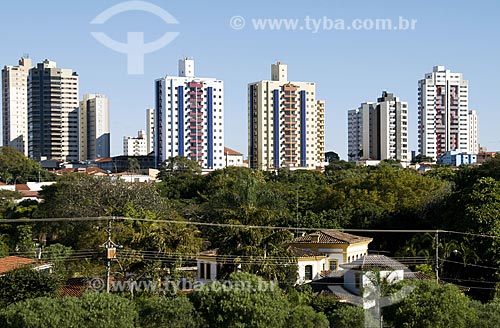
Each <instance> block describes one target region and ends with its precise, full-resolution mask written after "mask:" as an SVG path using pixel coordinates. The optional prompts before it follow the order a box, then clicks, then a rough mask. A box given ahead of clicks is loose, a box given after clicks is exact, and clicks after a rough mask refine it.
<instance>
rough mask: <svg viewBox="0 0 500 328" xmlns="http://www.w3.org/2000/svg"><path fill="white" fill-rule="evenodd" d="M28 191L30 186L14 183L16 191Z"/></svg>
mask: <svg viewBox="0 0 500 328" xmlns="http://www.w3.org/2000/svg"><path fill="white" fill-rule="evenodd" d="M23 190H26V191H30V187H28V185H27V184H16V191H23Z"/></svg>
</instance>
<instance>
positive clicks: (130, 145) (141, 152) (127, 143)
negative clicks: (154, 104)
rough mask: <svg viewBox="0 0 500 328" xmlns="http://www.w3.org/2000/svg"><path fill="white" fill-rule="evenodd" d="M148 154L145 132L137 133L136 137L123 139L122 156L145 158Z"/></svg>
mask: <svg viewBox="0 0 500 328" xmlns="http://www.w3.org/2000/svg"><path fill="white" fill-rule="evenodd" d="M147 154H148V149H147V141H146V132H144V130H140V131H137V137H123V155H124V156H146V155H147Z"/></svg>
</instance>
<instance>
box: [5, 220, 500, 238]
mask: <svg viewBox="0 0 500 328" xmlns="http://www.w3.org/2000/svg"><path fill="white" fill-rule="evenodd" d="M112 218H113V217H76V218H37V219H28V218H21V219H0V224H7V223H38V222H79V221H107V220H110V219H112ZM115 219H116V221H142V222H151V223H167V224H180V225H196V226H210V227H222V228H243V229H268V230H294V231H317V230H332V231H340V232H371V233H377V232H380V233H449V234H459V235H467V236H475V237H482V238H495V239H500V236H495V235H487V234H478V233H472V232H461V231H453V230H441V229H354V228H324V227H316V228H300V227H292V226H264V225H246V224H230V223H214V222H199V221H174V220H164V219H143V218H129V217H115Z"/></svg>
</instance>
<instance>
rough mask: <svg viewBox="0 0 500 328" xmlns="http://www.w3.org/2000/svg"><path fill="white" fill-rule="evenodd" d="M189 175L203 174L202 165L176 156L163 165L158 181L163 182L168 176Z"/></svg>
mask: <svg viewBox="0 0 500 328" xmlns="http://www.w3.org/2000/svg"><path fill="white" fill-rule="evenodd" d="M189 173H191V174H193V173H194V174H199V173H201V166H200V164H199V163H198V162H195V161H192V160H190V159H189V158H187V157H184V156H175V157H170V158H169V159H167V160H166V161H165V162H164V163H163V165H162V166H161V168H160V173H159V174H158V179H160V180H163V179H164V178H165V177H166V176H178V175H182V174H189Z"/></svg>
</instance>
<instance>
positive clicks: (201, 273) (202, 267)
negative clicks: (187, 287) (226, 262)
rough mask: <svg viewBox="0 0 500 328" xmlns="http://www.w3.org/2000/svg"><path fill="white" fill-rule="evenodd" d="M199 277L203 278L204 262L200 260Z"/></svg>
mask: <svg viewBox="0 0 500 328" xmlns="http://www.w3.org/2000/svg"><path fill="white" fill-rule="evenodd" d="M200 279H205V263H203V262H200Z"/></svg>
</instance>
